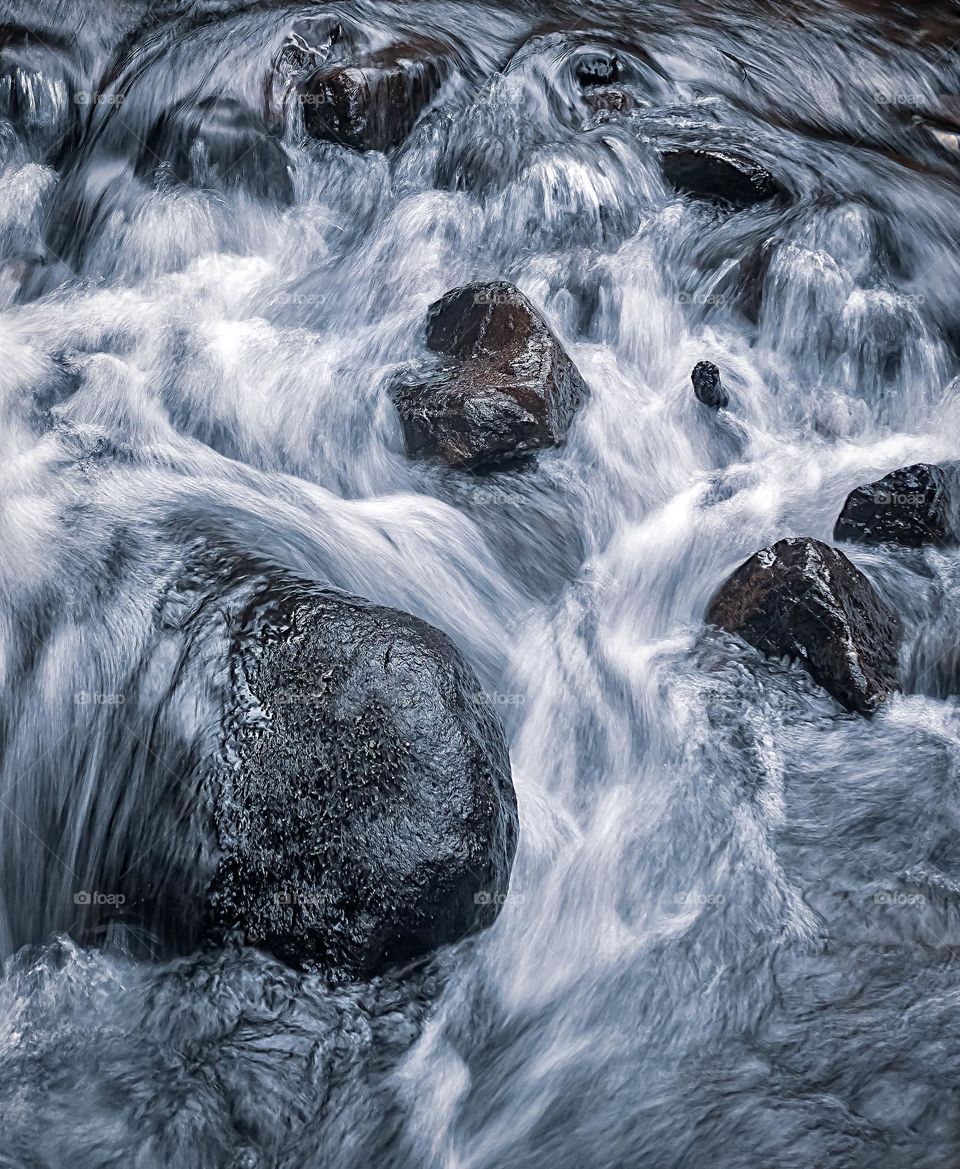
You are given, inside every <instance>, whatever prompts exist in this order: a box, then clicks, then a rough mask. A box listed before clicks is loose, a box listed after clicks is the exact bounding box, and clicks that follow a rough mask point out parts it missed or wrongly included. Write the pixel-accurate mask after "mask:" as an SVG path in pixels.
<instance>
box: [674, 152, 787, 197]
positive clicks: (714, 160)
mask: <svg viewBox="0 0 960 1169" xmlns="http://www.w3.org/2000/svg"><path fill="white" fill-rule="evenodd" d="M660 162H661V165H662V166H663V173H664V175H665V177H666V179H667V181H668V182H669V183H670V185H671V186H673V187H674V188H675V189H676V190H677V191H679V192H680V193H681V194H684V195H691V196H692V197H693V198H695V199H705V200H708V201H710V202H715V203H721V204H726V205H728V206H730V207H733V208H734V209H736V210H744V209H745V208H747V207H753V206H755V205H756V204H758V203H766V202H768V201H769V200H771V199H782V198H784V197H786V195H787V190H786V188H785V187H784V185H783V184H782V183H781V182H780V181H779V180H778V179H777V178H775V177H774V176H773V175H772V174H771V173H770V171H768V170H767V169H766V168H765V167H763V166H761V165H760V164H759V163H758V162H754V161H753V160H752V159H750V158H746V157H745V156H743V155H741V154H737V153H734V152H733V151H725V150H697V149H689V150H668V151H665V152H664V153H663V154H662V155H661V156H660Z"/></svg>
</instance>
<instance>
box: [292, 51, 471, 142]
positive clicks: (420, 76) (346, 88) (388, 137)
mask: <svg viewBox="0 0 960 1169" xmlns="http://www.w3.org/2000/svg"><path fill="white" fill-rule="evenodd" d="M448 72H449V66H448V61H447V57H446V54H445V51H444V49H443V47H442V46H440V45H439V44H436V43H434V42H432V41H421V42H418V43H417V44H400V45H392V46H390V48H388V49H383V50H380V51H379V52H376V53H372V54H370V55H369V56H367V57H364V58H361V59H360V60H358V61H355V62H353V63H351V64H336V65H332V66H329V67H325V68H321V69H318V70H317V71H316V72H315V73H313V74H311V75H310V77H309V78H307V79H306V81H304V82H303V84H302V86H301V94H300V100H301V102H302V104H303V120H304V125H305V126H306V128H307V131H308V132H309V133H310V134H312V135H313V136H314V137H315V138H321V139H324V140H326V141H329V142H339V143H340V144H341V145H343V146H349V147H350V148H351V149H353V150H362V151H366V150H390V149H392V148H393V147H394V146H398V145H399V144H400V143H401V142H402V141H403V140H404V138H406V137H407V135H408V134H409V133H410V131H411V130H412V129H413V127H414V124H415V123H416V121H417V119H418V118H419V117H420V115H421V114H422V113H423V111H424V110H425V109H426V108H427V106H428V105H429V104H430V103H431V102H432V101H433V99H434V98H435V97H436V95H437V92H438V91H439V89H440V86H441V85H442V84H443V82H444V80H445V79H446V77H447V75H448Z"/></svg>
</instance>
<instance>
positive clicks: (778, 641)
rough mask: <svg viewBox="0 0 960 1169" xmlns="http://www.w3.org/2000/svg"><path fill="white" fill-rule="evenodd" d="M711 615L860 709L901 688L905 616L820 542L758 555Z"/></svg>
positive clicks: (782, 545)
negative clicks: (790, 661)
mask: <svg viewBox="0 0 960 1169" xmlns="http://www.w3.org/2000/svg"><path fill="white" fill-rule="evenodd" d="M706 619H707V621H708V622H709V623H710V624H712V625H716V626H718V627H719V628H721V629H725V630H727V631H728V632H729V633H735V634H738V635H739V636H740V637H742V638H743V639H744V641H746V642H748V643H749V644H750V645H752V646H754V648H755V649H758V650H760V651H761V652H762V653H765V654H769V655H771V656H772V657H784V656H786V657H789V658H792V659H794V660H797V661H800V662H802V663H803V665H804V666H805V667H806V669H807V670H808V671H809V673H810V674H811V675H812V677H813V678H814V679H815V681H817V682H818V683H819V684H820V685H821V686H822V687H823V688H824V689H825V690H827V691H829V692H830V693H831V694H832V695H833V696H834V698H836V699H837V701H838V702H839V703H840V704H841V705H843V706H845V707H846V708H847V709H848V710H853V711H856V712H858V713H859V714H865V715H871V714H873V713H874V712H875V711H876V710H877V708H878V707H879V706H880V705H881V703H883V701H884V700H885V699H886V698H887V697H888V696H889V695H890V694H891V693H893V692H894V691H896V690H899V688H900V682H899V667H898V658H897V651H898V646H899V640H900V618H899V617H898V616H897V613H896V612H895V611H894V609H893V608H892V607H891V606H890V604H889V603H888V602H887V601H885V600H884V598H883V597H881V596H880V594H879V593H878V592H877V590H876V589H875V588H874V586H873V585H872V584H871V582H870V581H869V580H868V579H867V577H865V576H864V575H863V573H862V572H860V571H859V569H857V568H856V567H855V566H854V565H853V564H851V562H850V561H849V560H848V559H847V558H846V556H844V555H843V553H842V552H838V551H837V550H836V549H835V548H831V547H830V546H829V545H827V544H821V543H820V542H819V541H818V540H812V539H810V538H809V537H802V538H798V539H790V540H781V541H780V542H779V543H778V544H775V545H774V546H773V547H772V548H766V549H764V550H763V551H762V552H758V553H756V555H754V556H751V557H750V559H749V560H748V561H747V562H746V563H745V564H743V565H741V567H740V568H738V569H737V571H736V572H735V573H734V574H733V575H732V576H731V577H730V579H729V580H728V581H727V582H726V584H724V585H723V587H722V588H721V589H720V591H719V592H718V593H717V594H716V595H715V596H714V598H713V600H712V601H711V602H710V605H709V608H708V609H707V617H706Z"/></svg>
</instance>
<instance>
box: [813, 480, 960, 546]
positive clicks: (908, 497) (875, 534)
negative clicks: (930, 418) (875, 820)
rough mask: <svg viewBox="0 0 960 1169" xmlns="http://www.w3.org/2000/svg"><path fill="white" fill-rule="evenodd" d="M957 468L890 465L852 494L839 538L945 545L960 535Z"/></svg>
mask: <svg viewBox="0 0 960 1169" xmlns="http://www.w3.org/2000/svg"><path fill="white" fill-rule="evenodd" d="M958 496H960V493H958V491H957V468H956V467H937V466H931V465H930V464H928V463H916V464H914V465H913V466H912V467H901V468H900V469H899V470H897V471H891V472H890V474H889V475H884V477H883V478H882V479H878V480H877V482H875V483H868V484H867V485H866V486H864V487H858V488H857V489H856V491H852V492H851V493H850V495H849V496H848V497H847V502H846V503H845V504H844V507H843V511H842V512H841V513H840V518H839V519H838V520H837V524H836V527H835V528H834V530H833V538H834V539H835V540H846V541H850V542H851V543H860V544H901V545H903V546H905V547H907V548H919V547H921V546H923V545H924V544H933V545H936V546H938V547H946V546H948V545H950V544H956V543H957V542H958V538H960V523H958V518H960V517H958V510H960V497H958Z"/></svg>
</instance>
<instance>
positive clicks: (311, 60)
mask: <svg viewBox="0 0 960 1169" xmlns="http://www.w3.org/2000/svg"><path fill="white" fill-rule="evenodd" d="M342 36H343V25H342V24H341V23H340V21H339V20H337V19H336V18H335V17H332V16H306V17H303V18H301V19H300V20H296V21H294V23H293V25H292V26H291V28H290V31H289V33H288V34H287V39H286V40H285V41H284V43H283V45H281V47H280V51H279V52H278V54H277V59H276V61H275V65H274V67H275V68H276V69H277V70H278V71H279V72H280V73H281V75H283V76H285V77H290V76H296V75H301V74H304V73H311V72H313V71H314V70H315V69H319V68H320V67H321V66H322V65H324V64H325V63H326V61H327V59H328V58H329V56H330V53H331V51H332V49H333V46H334V45H336V44H337V43H338V42H339V41H340V39H341V37H342Z"/></svg>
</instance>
